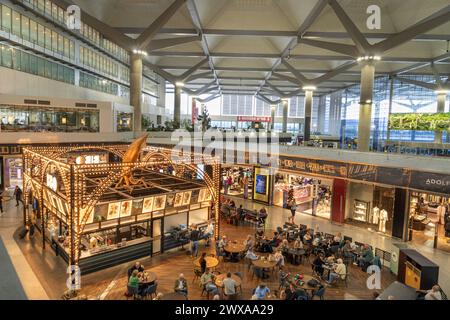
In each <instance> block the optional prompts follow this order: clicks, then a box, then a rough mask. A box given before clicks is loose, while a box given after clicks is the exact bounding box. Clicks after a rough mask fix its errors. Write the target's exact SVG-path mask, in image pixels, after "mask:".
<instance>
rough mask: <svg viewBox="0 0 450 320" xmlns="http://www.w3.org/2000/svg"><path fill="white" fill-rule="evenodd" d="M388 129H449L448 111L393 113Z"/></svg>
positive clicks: (449, 118) (443, 130) (449, 115)
mask: <svg viewBox="0 0 450 320" xmlns="http://www.w3.org/2000/svg"><path fill="white" fill-rule="evenodd" d="M389 130H416V131H441V132H445V131H447V132H448V131H450V113H393V114H391V115H390V116H389Z"/></svg>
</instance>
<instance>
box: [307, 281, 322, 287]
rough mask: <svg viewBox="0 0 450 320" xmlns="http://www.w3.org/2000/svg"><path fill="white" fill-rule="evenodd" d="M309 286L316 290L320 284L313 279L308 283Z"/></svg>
mask: <svg viewBox="0 0 450 320" xmlns="http://www.w3.org/2000/svg"><path fill="white" fill-rule="evenodd" d="M307 284H308V286H310V287H313V288H315V287H317V286H318V285H320V282H319V281H317V280H316V279H311V280H309V281H308V282H307Z"/></svg>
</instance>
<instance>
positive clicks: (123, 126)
mask: <svg viewBox="0 0 450 320" xmlns="http://www.w3.org/2000/svg"><path fill="white" fill-rule="evenodd" d="M116 117H117V122H116V123H117V127H116V129H117V132H128V131H133V114H132V113H127V112H117V113H116Z"/></svg>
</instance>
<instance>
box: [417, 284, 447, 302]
mask: <svg viewBox="0 0 450 320" xmlns="http://www.w3.org/2000/svg"><path fill="white" fill-rule="evenodd" d="M418 292H420V293H425V297H423V298H422V299H424V300H442V294H441V288H440V287H439V286H438V285H434V286H433V287H432V288H431V290H419V291H418Z"/></svg>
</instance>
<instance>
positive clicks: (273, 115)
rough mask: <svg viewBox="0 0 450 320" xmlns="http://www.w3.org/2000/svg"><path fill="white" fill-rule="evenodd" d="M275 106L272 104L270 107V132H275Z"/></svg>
mask: <svg viewBox="0 0 450 320" xmlns="http://www.w3.org/2000/svg"><path fill="white" fill-rule="evenodd" d="M276 107H277V106H276V105H274V104H271V105H270V116H271V118H272V119H271V122H270V130H271V131H273V130H275V108H276Z"/></svg>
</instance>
